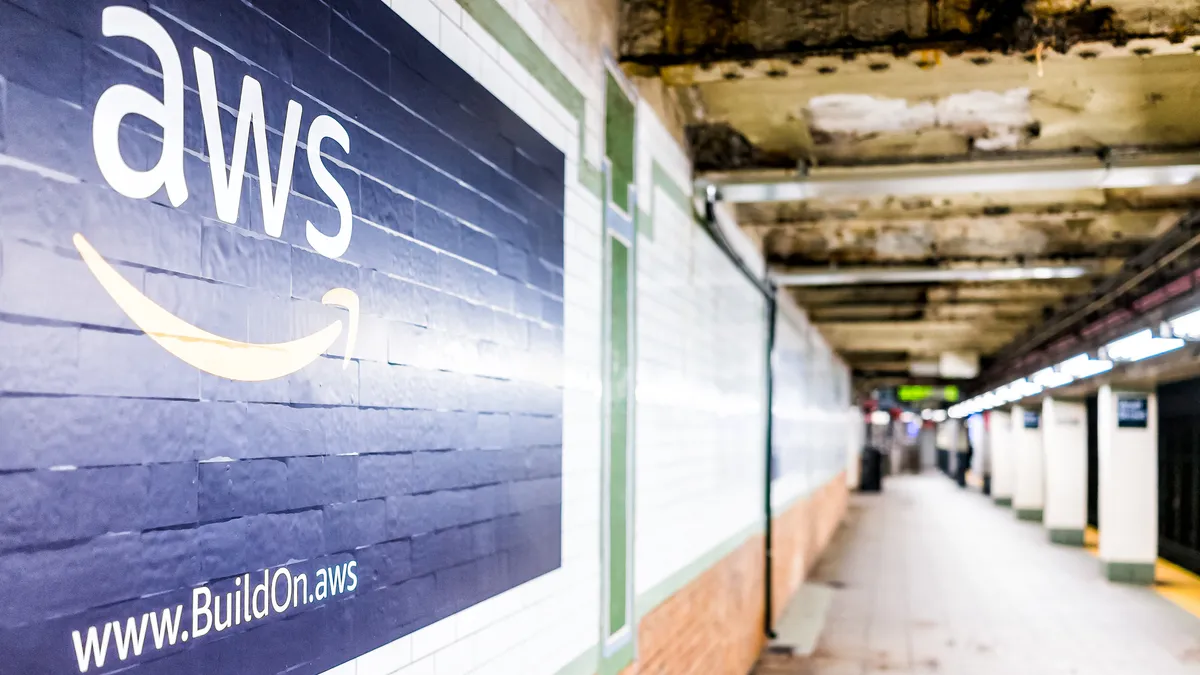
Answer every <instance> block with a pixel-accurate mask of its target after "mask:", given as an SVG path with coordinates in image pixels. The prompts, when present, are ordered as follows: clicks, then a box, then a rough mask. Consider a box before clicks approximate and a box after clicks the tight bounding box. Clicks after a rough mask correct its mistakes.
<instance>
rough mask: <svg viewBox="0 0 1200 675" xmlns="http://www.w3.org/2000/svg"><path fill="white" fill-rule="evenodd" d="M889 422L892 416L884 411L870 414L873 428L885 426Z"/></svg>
mask: <svg viewBox="0 0 1200 675" xmlns="http://www.w3.org/2000/svg"><path fill="white" fill-rule="evenodd" d="M891 421H892V416H891V415H890V414H889V413H888V411H886V410H876V411H874V412H872V413H871V424H874V425H875V426H879V427H882V426H887V423H888V422H891Z"/></svg>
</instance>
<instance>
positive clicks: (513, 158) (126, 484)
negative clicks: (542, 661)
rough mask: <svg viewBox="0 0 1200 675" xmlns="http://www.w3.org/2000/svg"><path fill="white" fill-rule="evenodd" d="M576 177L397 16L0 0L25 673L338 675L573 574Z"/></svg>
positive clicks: (179, 1)
mask: <svg viewBox="0 0 1200 675" xmlns="http://www.w3.org/2000/svg"><path fill="white" fill-rule="evenodd" d="M563 172H564V159H563V156H562V154H561V153H560V152H559V151H557V150H556V149H555V148H554V147H553V146H552V145H550V144H549V143H548V142H546V141H545V140H544V139H543V138H541V137H540V136H539V135H538V134H537V133H536V132H534V131H533V130H532V129H531V128H530V127H528V126H527V125H526V124H524V123H523V122H522V121H521V120H520V119H519V118H518V117H517V116H516V115H515V114H514V113H513V112H511V111H510V110H508V109H507V108H506V107H505V106H504V105H502V104H501V103H500V102H499V101H498V100H497V99H495V98H494V97H492V96H491V95H490V94H489V93H488V92H487V91H486V90H485V89H484V88H483V87H482V86H481V85H479V84H478V83H476V82H475V81H473V80H472V79H471V78H470V77H469V76H468V75H466V74H465V73H464V72H463V71H461V70H460V69H458V68H457V67H456V66H455V65H454V64H453V63H451V62H450V61H449V60H448V59H446V58H445V57H444V56H443V55H442V54H441V53H440V52H439V51H438V50H437V49H436V48H434V47H433V46H431V45H430V44H429V43H428V42H426V41H425V40H424V38H422V37H421V36H420V35H419V34H418V33H417V32H416V31H414V30H413V29H411V28H410V27H409V26H408V25H407V24H405V23H404V22H403V21H402V20H401V19H400V18H399V17H398V16H396V15H395V14H394V13H393V12H392V11H391V10H390V9H389V8H388V7H387V6H386V5H385V4H384V3H383V2H381V1H379V0H331V1H330V2H329V3H325V2H322V1H321V0H248V1H243V0H204V1H203V2H199V1H197V0H149V1H148V2H147V1H138V0H107V1H102V0H0V672H4V673H19V674H21V675H37V674H40V673H53V674H55V675H63V674H67V673H100V674H103V673H110V672H118V671H120V672H123V673H124V672H129V673H134V674H136V675H143V674H147V673H170V674H171V675H201V674H204V675H212V674H225V673H239V674H242V673H249V674H255V675H260V674H266V673H284V672H287V673H297V674H301V675H303V674H311V673H319V672H322V671H324V670H326V669H328V668H331V667H334V666H336V665H339V664H341V663H344V662H346V661H348V660H350V659H352V658H353V657H355V656H357V655H360V654H362V653H365V652H367V651H369V650H371V649H374V648H377V647H380V646H382V645H384V644H386V643H388V642H390V641H392V640H395V639H397V638H399V637H402V636H403V635H405V634H407V633H410V632H412V631H413V630H416V629H417V628H420V627H422V626H425V625H428V624H430V623H432V622H434V621H436V620H438V619H439V618H442V617H445V616H448V615H450V614H453V613H454V612H457V611H459V610H462V609H464V608H466V607H469V606H471V605H473V604H476V603H478V602H480V601H482V600H484V599H486V598H488V597H490V596H493V595H495V594H497V593H500V592H502V591H505V590H507V589H510V588H512V587H514V586H516V585H519V584H521V583H523V582H525V581H528V580H530V579H533V578H535V577H537V576H539V575H542V574H545V573H547V572H549V571H551V570H554V569H556V568H557V567H558V566H559V564H560V555H561V554H560V542H561V526H560V521H561V513H560V512H561V501H562V499H561V493H562V486H561V473H562V472H561V455H562V383H561V380H562V377H561V372H562V367H561V359H562V343H563V330H562V324H563V302H562V295H563V269H562V268H563V214H562V210H563V193H564V178H563Z"/></svg>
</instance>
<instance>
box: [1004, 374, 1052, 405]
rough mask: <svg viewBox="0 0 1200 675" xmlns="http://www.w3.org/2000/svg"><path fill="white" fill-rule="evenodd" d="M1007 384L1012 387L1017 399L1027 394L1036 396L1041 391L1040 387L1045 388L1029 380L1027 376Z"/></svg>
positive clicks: (1027, 395)
mask: <svg viewBox="0 0 1200 675" xmlns="http://www.w3.org/2000/svg"><path fill="white" fill-rule="evenodd" d="M1008 386H1009V387H1011V388H1012V391H1013V394H1014V395H1015V396H1017V397H1018V399H1017V400H1020V399H1022V398H1026V397H1029V396H1036V395H1038V394H1040V393H1042V389H1045V387H1043V386H1042V385H1040V384H1037V383H1036V382H1030V381H1029V378H1025V377H1022V378H1021V379H1019V380H1015V381H1013V382H1012V383H1011V384H1009V385H1008Z"/></svg>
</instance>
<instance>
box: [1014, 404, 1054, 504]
mask: <svg viewBox="0 0 1200 675" xmlns="http://www.w3.org/2000/svg"><path fill="white" fill-rule="evenodd" d="M1041 418H1042V415H1041V411H1040V410H1027V409H1026V408H1023V407H1021V406H1019V405H1018V406H1013V409H1012V448H1013V450H1014V453H1015V455H1016V460H1017V470H1016V477H1017V481H1016V485H1014V487H1013V508H1014V509H1016V511H1017V517H1018V518H1020V519H1021V520H1029V521H1033V522H1039V523H1040V522H1042V515H1043V511H1044V509H1045V508H1046V501H1045V500H1046V490H1045V466H1044V463H1045V457H1044V456H1043V454H1042V429H1041V427H1042V424H1041Z"/></svg>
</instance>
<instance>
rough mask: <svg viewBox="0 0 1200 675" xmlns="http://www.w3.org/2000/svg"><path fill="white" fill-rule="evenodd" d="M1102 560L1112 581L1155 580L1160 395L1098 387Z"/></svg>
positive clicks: (1140, 581)
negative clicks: (1158, 398)
mask: <svg viewBox="0 0 1200 675" xmlns="http://www.w3.org/2000/svg"><path fill="white" fill-rule="evenodd" d="M1097 407H1098V409H1097V425H1096V426H1097V431H1096V433H1097V434H1098V437H1097V441H1098V443H1097V447H1098V450H1099V455H1100V513H1099V515H1100V560H1101V561H1102V562H1103V564H1104V573H1105V576H1107V577H1108V579H1109V580H1110V581H1122V582H1126V583H1133V584H1152V583H1154V564H1155V562H1157V560H1158V400H1157V398H1156V397H1155V395H1154V394H1152V393H1145V392H1132V391H1113V389H1112V387H1111V386H1110V385H1104V386H1103V387H1101V388H1100V395H1099V397H1098V401H1097Z"/></svg>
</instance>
